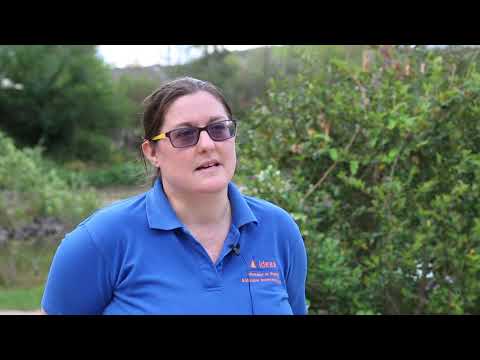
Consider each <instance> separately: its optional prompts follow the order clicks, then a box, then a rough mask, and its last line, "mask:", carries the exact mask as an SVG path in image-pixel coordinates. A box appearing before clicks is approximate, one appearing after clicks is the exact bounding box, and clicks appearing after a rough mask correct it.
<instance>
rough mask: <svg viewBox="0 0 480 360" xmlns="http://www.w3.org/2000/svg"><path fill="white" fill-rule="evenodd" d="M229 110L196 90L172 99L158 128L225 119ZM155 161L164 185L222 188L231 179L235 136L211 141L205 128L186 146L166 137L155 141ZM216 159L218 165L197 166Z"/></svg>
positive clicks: (194, 189) (187, 188)
mask: <svg viewBox="0 0 480 360" xmlns="http://www.w3.org/2000/svg"><path fill="white" fill-rule="evenodd" d="M226 119H228V114H227V112H226V110H225V108H224V107H223V105H222V103H220V102H219V101H218V100H217V99H216V98H215V97H214V96H213V95H211V94H210V93H208V92H206V91H199V92H196V93H194V94H191V95H185V96H182V97H180V98H178V99H177V100H175V101H174V102H173V103H172V104H171V105H170V108H169V109H168V111H167V112H166V114H165V118H164V124H163V126H162V129H161V130H160V131H161V132H168V131H171V130H173V129H178V128H183V127H188V126H195V127H204V126H207V125H208V124H209V123H212V122H216V121H221V120H226ZM153 146H156V149H155V151H154V154H155V155H154V159H153V160H154V161H155V163H154V165H155V166H157V167H160V170H161V173H162V179H163V184H164V187H165V186H166V187H168V188H169V189H170V190H173V191H175V192H183V193H185V192H186V193H215V192H218V191H222V190H224V189H225V188H226V187H227V185H228V183H229V181H230V180H231V179H232V177H233V175H234V172H235V166H236V161H237V158H236V153H235V137H233V138H230V139H227V140H224V141H213V140H212V139H211V138H210V136H209V135H208V133H207V132H206V131H202V132H201V133H200V138H199V139H198V143H197V144H196V145H194V146H191V147H187V148H175V147H173V146H172V144H171V143H170V140H169V139H168V138H166V139H164V140H161V141H158V142H157V144H156V145H155V144H154V145H153ZM210 162H215V163H218V166H211V167H209V168H206V169H204V168H200V167H201V166H202V165H206V164H207V163H210Z"/></svg>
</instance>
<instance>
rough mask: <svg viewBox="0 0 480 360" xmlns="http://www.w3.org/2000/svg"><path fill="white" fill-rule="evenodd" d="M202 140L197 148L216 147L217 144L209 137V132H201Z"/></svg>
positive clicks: (200, 139) (199, 140)
mask: <svg viewBox="0 0 480 360" xmlns="http://www.w3.org/2000/svg"><path fill="white" fill-rule="evenodd" d="M199 136H200V138H199V139H198V143H197V147H199V148H212V147H215V143H214V141H213V140H212V138H211V137H210V135H208V132H207V131H201V132H200V135H199Z"/></svg>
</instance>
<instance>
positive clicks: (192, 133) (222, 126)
mask: <svg viewBox="0 0 480 360" xmlns="http://www.w3.org/2000/svg"><path fill="white" fill-rule="evenodd" d="M236 129H237V122H236V121H235V120H224V121H217V122H214V123H211V124H208V125H207V126H204V127H193V126H190V127H184V128H179V129H173V130H171V131H168V132H166V133H161V134H158V135H157V136H154V137H153V138H152V139H151V141H158V140H163V139H165V138H166V137H168V138H169V139H170V142H171V143H172V146H173V147H175V148H185V147H189V146H195V145H197V143H198V139H200V133H201V132H202V131H204V130H205V131H206V132H207V133H208V135H209V136H210V139H212V140H213V141H224V140H227V139H230V138H232V137H234V136H235V133H236Z"/></svg>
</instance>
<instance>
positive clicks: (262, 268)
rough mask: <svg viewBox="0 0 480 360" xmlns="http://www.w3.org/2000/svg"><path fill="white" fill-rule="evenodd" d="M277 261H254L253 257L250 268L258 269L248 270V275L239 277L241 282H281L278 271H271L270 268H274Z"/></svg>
mask: <svg viewBox="0 0 480 360" xmlns="http://www.w3.org/2000/svg"><path fill="white" fill-rule="evenodd" d="M276 268H277V263H276V262H275V261H258V262H255V260H254V259H252V261H251V262H250V269H258V270H255V271H253V270H250V271H249V272H248V277H244V278H242V279H241V281H242V283H247V282H250V283H256V282H274V283H277V284H281V281H280V274H279V273H278V271H273V270H270V269H276Z"/></svg>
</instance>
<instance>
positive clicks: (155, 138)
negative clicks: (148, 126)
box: [152, 133, 166, 141]
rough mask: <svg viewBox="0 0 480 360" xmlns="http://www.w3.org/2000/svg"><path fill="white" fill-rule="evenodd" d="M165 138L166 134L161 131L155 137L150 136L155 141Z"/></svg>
mask: <svg viewBox="0 0 480 360" xmlns="http://www.w3.org/2000/svg"><path fill="white" fill-rule="evenodd" d="M165 138H166V135H165V133H161V134H159V135H157V136H155V137H153V138H152V141H156V140H162V139H165Z"/></svg>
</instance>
